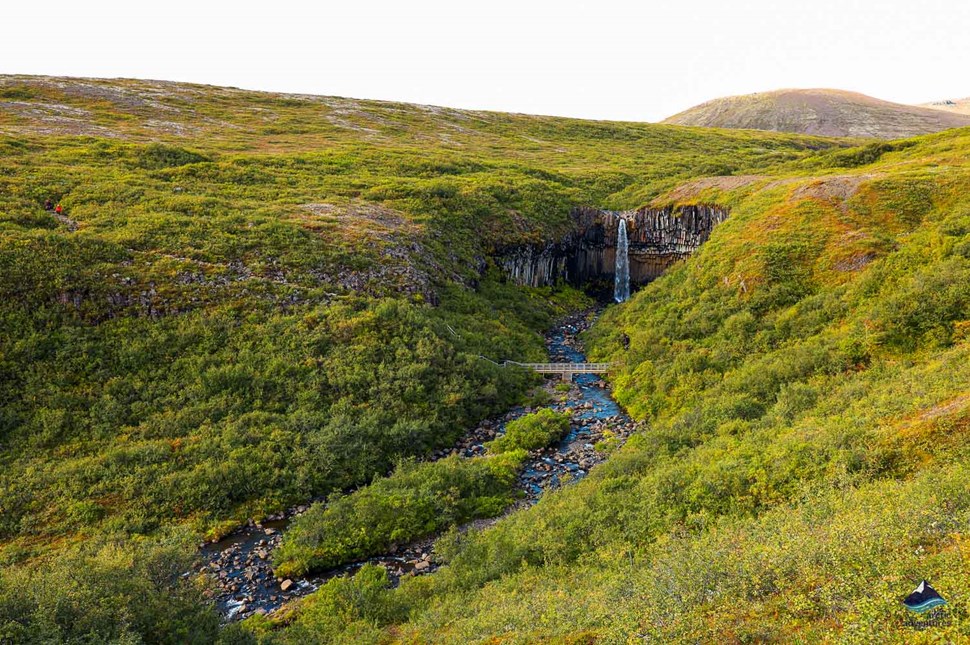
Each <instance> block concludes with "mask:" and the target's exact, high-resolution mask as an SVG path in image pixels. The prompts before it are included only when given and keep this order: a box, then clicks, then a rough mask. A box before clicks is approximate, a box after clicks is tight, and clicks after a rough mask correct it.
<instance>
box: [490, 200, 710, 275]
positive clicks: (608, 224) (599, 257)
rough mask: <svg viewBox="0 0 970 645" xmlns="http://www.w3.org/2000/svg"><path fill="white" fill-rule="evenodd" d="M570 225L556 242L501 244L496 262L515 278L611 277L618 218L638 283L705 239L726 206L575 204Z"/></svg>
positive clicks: (613, 265)
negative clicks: (629, 207)
mask: <svg viewBox="0 0 970 645" xmlns="http://www.w3.org/2000/svg"><path fill="white" fill-rule="evenodd" d="M571 216H572V219H573V224H574V226H573V231H572V232H571V233H570V234H569V235H567V236H566V237H565V238H563V239H562V240H559V241H558V242H553V243H548V244H543V245H535V244H530V245H520V246H513V247H506V248H504V249H500V250H499V251H498V253H497V254H496V258H495V259H496V263H497V264H498V266H499V267H501V269H502V270H503V271H504V273H505V275H506V276H507V277H508V279H509V280H511V281H513V282H515V283H516V284H521V285H529V286H534V287H538V286H546V285H551V284H554V283H556V282H558V281H565V282H568V283H570V284H572V285H574V286H578V287H589V286H591V285H592V286H593V287H594V289H595V287H596V285H597V284H598V283H601V284H606V283H612V280H613V273H614V269H615V266H616V234H617V228H618V225H619V219H620V218H621V217H622V218H624V219H626V223H627V235H628V238H629V241H630V282H631V284H632V285H634V286H640V285H643V284H646V283H647V282H650V281H651V280H653V279H654V278H656V277H658V276H659V275H660V274H662V273H663V272H664V271H665V270H666V269H667V267H669V266H670V265H671V264H673V263H674V262H676V261H678V260H681V259H683V258H686V257H687V256H689V255H690V254H691V253H693V252H694V251H696V250H697V248H698V247H699V246H700V245H701V244H703V243H704V242H706V241H707V238H708V237H709V236H710V234H711V230H712V229H713V228H714V226H716V225H717V224H719V223H720V222H723V221H724V220H725V219H726V218H727V216H728V211H727V209H725V208H722V207H718V206H711V205H694V206H678V207H675V208H672V209H671V208H664V209H657V208H641V209H638V210H635V211H605V210H599V209H595V208H577V209H576V210H574V211H573V212H572V214H571Z"/></svg>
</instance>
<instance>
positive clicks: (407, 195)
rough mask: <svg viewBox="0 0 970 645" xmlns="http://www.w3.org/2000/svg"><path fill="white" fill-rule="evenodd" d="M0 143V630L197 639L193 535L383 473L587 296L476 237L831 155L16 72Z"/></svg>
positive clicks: (533, 237) (440, 435)
mask: <svg viewBox="0 0 970 645" xmlns="http://www.w3.org/2000/svg"><path fill="white" fill-rule="evenodd" d="M0 133H2V135H0V151H2V154H0V445H2V452H0V563H2V564H3V567H4V568H3V573H0V640H14V641H17V640H24V639H27V640H30V639H38V638H46V639H48V640H55V641H56V640H71V639H75V640H85V639H87V640H95V641H101V640H110V639H119V640H125V639H128V640H129V641H130V640H131V639H138V638H148V639H149V640H166V641H173V642H183V641H185V640H191V639H193V638H195V639H197V640H199V641H202V642H209V641H211V640H213V639H214V638H215V637H216V636H215V633H216V632H215V630H216V624H217V621H214V620H213V615H212V611H211V609H210V608H209V607H208V606H207V605H206V604H205V603H204V601H203V598H202V596H201V595H200V590H199V588H197V583H198V584H204V581H195V580H187V579H183V578H181V576H180V574H181V572H182V571H185V570H186V567H185V566H184V565H185V563H186V562H187V561H188V560H190V559H191V557H192V552H193V549H194V544H195V543H197V540H198V539H199V538H201V537H203V536H208V537H212V536H216V535H220V534H223V533H225V532H226V531H228V530H230V529H231V528H232V527H233V526H236V525H238V524H239V523H240V522H244V521H246V520H247V519H248V518H256V519H259V518H261V517H264V516H266V515H267V514H271V513H275V512H278V511H280V510H282V509H285V508H286V507H287V506H289V505H292V504H296V503H302V502H306V501H307V500H309V499H311V498H314V497H317V496H324V495H328V494H330V493H333V492H335V491H341V490H348V489H352V488H354V487H356V486H359V485H361V484H365V483H367V482H369V481H371V480H372V479H374V478H378V479H380V478H381V477H383V476H384V475H387V474H388V473H389V472H390V471H391V469H392V466H393V465H394V464H395V463H397V462H398V461H399V460H400V459H402V458H407V457H414V458H418V459H420V458H422V457H424V456H426V455H428V454H429V453H430V452H431V451H432V450H434V449H436V448H440V447H442V446H448V445H451V444H452V443H453V442H454V440H455V438H456V437H458V436H460V435H461V434H462V433H463V432H464V431H466V430H467V429H468V428H469V427H470V426H471V425H472V424H473V423H475V422H476V421H477V420H479V419H481V418H482V417H484V416H486V415H488V414H492V413H495V412H499V411H502V410H505V409H507V408H508V407H509V406H510V405H511V404H513V403H514V402H516V401H519V400H520V399H521V397H522V396H523V395H524V394H525V392H526V390H527V389H528V388H529V387H530V385H531V384H532V381H530V380H529V379H528V378H526V377H524V376H522V375H521V374H518V373H516V372H514V371H511V372H510V371H505V370H501V369H499V368H497V367H495V366H494V365H492V364H490V363H489V362H487V361H483V360H481V358H479V357H480V356H482V355H484V356H488V357H493V358H516V359H519V360H530V359H535V360H538V359H540V358H542V356H543V354H544V346H543V342H542V337H541V335H540V334H539V332H540V331H541V330H542V329H543V328H544V327H546V326H547V325H548V324H549V322H550V320H551V319H552V317H553V316H556V315H560V314H562V313H564V312H565V311H567V310H571V309H575V308H576V307H577V306H578V305H579V304H580V303H582V302H583V299H582V297H581V296H580V295H579V294H576V293H574V292H571V291H569V290H556V291H550V290H527V289H520V288H517V287H514V286H512V285H508V284H504V283H503V282H502V281H501V280H500V279H499V277H498V275H497V274H496V272H495V271H494V270H493V269H492V268H491V261H490V253H491V252H492V251H493V249H494V248H496V247H497V246H500V245H503V244H508V243H512V242H524V241H537V240H541V239H554V238H555V237H557V236H558V235H560V234H562V233H563V232H564V231H565V230H566V229H565V227H566V225H567V214H568V212H569V209H570V208H571V207H572V206H574V205H579V204H596V205H602V206H616V207H631V206H636V205H639V204H642V203H644V202H646V201H648V200H650V199H653V198H654V197H656V196H658V195H660V194H662V193H663V192H664V191H666V190H669V189H670V188H672V187H674V186H675V185H677V184H678V183H680V182H682V181H684V180H685V179H688V178H690V177H693V176H697V175H710V174H724V173H733V172H738V173H745V174H752V173H769V172H774V171H776V170H777V169H780V168H782V167H785V166H786V165H787V164H791V163H794V162H797V161H799V160H806V159H808V158H811V157H816V156H818V155H820V154H821V153H822V152H824V151H825V150H828V149H832V148H843V147H845V146H846V145H847V144H846V143H845V142H839V141H834V140H826V139H819V138H813V137H797V136H791V135H779V134H768V133H765V134H758V133H753V134H752V133H736V132H713V131H703V132H692V131H689V130H686V129H679V128H670V127H665V126H656V125H645V124H630V123H608V122H584V121H578V120H569V119H555V118H544V117H531V116H523V115H505V114H494V113H480V112H468V111H458V110H448V109H443V108H434V107H427V106H413V105H403V104H393V103H380V102H370V101H356V100H350V99H337V98H327V97H308V96H286V95H277V94H263V93H256V92H243V91H240V90H232V89H226V88H211V87H200V86H190V85H181V84H173V83H159V82H144V81H97V80H77V79H56V78H39V77H3V78H2V79H0ZM47 199H50V200H53V201H54V202H56V203H60V204H61V205H62V206H63V207H64V213H63V214H62V215H60V216H56V215H54V214H52V213H49V212H47V211H45V210H44V209H43V203H44V201H45V200H47ZM374 490H377V491H381V490H383V488H381V487H380V486H377V487H376V488H375V489H374ZM163 563H170V564H165V565H164V566H163ZM131 568H134V570H135V571H146V572H151V573H150V574H148V573H146V575H145V576H143V577H142V579H141V580H140V582H139V583H138V584H135V583H134V582H133V581H131V580H130V579H129V578H128V576H127V574H126V573H125V572H126V571H127V570H129V569H131ZM72 571H83V574H78V575H76V576H75V575H73V574H72V573H71V572H72ZM25 588H26V589H29V590H30V592H29V593H24V592H23V590H24V589H25ZM145 598H150V599H151V600H150V601H145V600H144V599H145ZM176 599H177V603H176ZM173 603H175V604H173ZM178 603H181V604H178ZM186 603H187V604H188V605H190V606H191V607H192V610H191V611H189V610H187V609H184V607H185V606H187V605H186ZM95 604H97V606H98V607H100V608H101V609H96V608H95V607H94V605H95ZM135 604H137V605H138V606H137V607H134V606H133V605H135ZM179 607H182V609H179ZM173 611H177V612H180V616H179V617H176V616H173V615H172V614H171V612H173ZM80 616H83V617H84V620H80V618H79V617H80ZM180 621H181V622H180ZM221 633H222V636H223V637H224V638H228V639H232V638H236V637H240V638H243V636H242V635H240V634H239V633H238V632H237V631H235V630H225V631H223V632H221Z"/></svg>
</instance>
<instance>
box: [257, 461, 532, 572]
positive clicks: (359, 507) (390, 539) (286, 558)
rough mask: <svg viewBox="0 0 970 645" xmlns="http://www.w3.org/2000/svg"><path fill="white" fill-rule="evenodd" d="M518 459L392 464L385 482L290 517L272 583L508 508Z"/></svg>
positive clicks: (386, 548) (378, 551)
mask: <svg viewBox="0 0 970 645" xmlns="http://www.w3.org/2000/svg"><path fill="white" fill-rule="evenodd" d="M524 455H525V453H524V452H522V451H517V452H507V453H505V454H502V455H496V456H490V457H476V458H473V459H461V458H459V457H458V456H457V455H453V456H451V457H447V458H445V459H441V460H439V461H435V462H425V463H413V462H405V463H402V464H399V465H398V467H397V468H396V469H395V471H394V472H393V473H392V474H391V475H390V476H389V477H383V478H380V479H377V480H375V481H374V483H373V484H370V485H369V486H365V487H364V488H361V489H360V490H357V491H354V492H353V493H351V494H349V495H340V494H339V493H338V494H334V495H333V496H331V497H330V499H328V500H327V502H326V503H317V504H314V505H313V506H311V507H310V509H309V510H308V511H307V512H306V513H304V514H303V515H301V516H300V517H298V518H296V519H295V520H294V521H293V522H292V524H291V525H290V527H289V528H288V529H287V531H286V536H285V538H284V540H283V545H282V546H281V547H280V548H279V549H278V550H277V552H276V554H275V559H276V566H275V570H276V573H277V575H279V576H299V575H305V574H306V573H308V572H310V571H317V570H327V569H332V568H333V567H335V566H337V565H340V564H344V563H346V562H354V561H357V560H362V559H364V558H367V557H369V556H372V555H378V554H380V553H385V552H386V551H387V550H388V548H389V547H390V546H391V545H392V544H406V543H408V542H410V541H412V540H415V539H417V538H421V537H425V536H427V535H432V534H434V533H437V532H439V531H441V530H443V529H446V528H449V527H451V526H456V525H458V524H461V523H463V522H467V521H469V520H473V519H477V518H482V517H493V516H495V515H498V514H499V513H501V512H502V511H504V510H505V509H506V507H508V506H509V505H510V504H512V502H514V501H515V476H516V473H517V472H518V469H519V466H520V465H521V463H522V458H523V457H524Z"/></svg>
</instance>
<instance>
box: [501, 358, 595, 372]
mask: <svg viewBox="0 0 970 645" xmlns="http://www.w3.org/2000/svg"><path fill="white" fill-rule="evenodd" d="M505 364H506V365H518V366H519V367H525V368H528V369H530V370H533V371H535V372H539V373H540V374H563V375H566V374H570V375H572V374H603V373H604V372H608V371H609V370H610V364H609V363H518V362H516V361H505Z"/></svg>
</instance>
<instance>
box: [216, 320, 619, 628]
mask: <svg viewBox="0 0 970 645" xmlns="http://www.w3.org/2000/svg"><path fill="white" fill-rule="evenodd" d="M591 320H592V315H591V314H589V315H576V316H572V317H569V318H567V319H564V320H561V321H560V322H559V323H558V324H557V325H556V326H555V327H554V328H553V329H551V330H550V331H549V333H548V334H547V336H546V346H547V348H548V351H549V356H550V359H551V360H552V361H554V362H569V363H582V362H585V361H586V357H585V355H584V354H583V352H582V350H581V346H580V344H579V341H578V338H577V337H578V334H579V333H580V332H581V331H583V330H584V329H585V328H586V327H588V326H589V325H590V324H591ZM560 382H561V381H554V380H548V381H547V382H546V384H545V386H544V387H545V389H546V390H547V391H548V392H549V394H550V397H551V401H550V402H549V403H548V404H547V405H546V407H551V408H553V409H555V410H558V411H564V410H569V411H571V412H572V421H571V423H570V429H569V432H568V434H567V435H566V436H565V437H564V438H563V439H562V441H560V442H559V443H558V444H556V445H553V446H550V447H548V448H545V449H542V450H537V451H533V452H532V453H530V455H529V457H528V459H527V460H526V463H525V467H524V468H523V469H522V471H521V472H520V474H519V486H520V487H521V489H522V491H523V492H524V498H523V500H522V501H521V502H519V503H518V504H516V505H515V506H514V507H513V508H511V509H508V510H507V511H506V513H505V514H504V515H503V516H502V517H504V516H505V515H508V514H509V513H512V512H516V511H517V510H519V509H521V508H523V507H525V506H529V505H531V504H534V503H536V502H537V501H538V500H539V498H540V497H541V496H542V494H543V493H544V492H545V491H546V490H549V489H554V488H557V487H559V486H562V485H563V484H564V483H567V482H574V481H578V480H579V479H581V478H582V477H584V476H585V475H586V474H587V473H588V472H589V469H590V468H592V467H593V466H595V465H596V464H597V463H599V462H601V461H603V460H604V459H605V458H606V451H604V450H601V449H597V447H596V446H597V443H600V442H603V443H604V444H605V443H612V444H613V445H614V446H615V445H619V444H621V443H623V442H624V441H625V440H626V438H627V437H628V436H629V435H630V433H631V432H633V430H634V429H635V424H634V423H633V422H631V420H630V419H629V417H627V416H626V414H625V413H624V412H623V410H622V409H621V408H620V406H619V405H617V403H616V402H615V401H614V400H613V399H612V398H611V396H610V391H609V388H608V387H607V384H606V383H605V382H604V381H602V380H600V378H599V377H598V376H597V375H595V374H578V375H576V376H574V377H573V385H572V386H571V387H570V389H569V391H568V392H559V391H558V390H557V388H556V385H557V384H558V383H560ZM534 411H535V409H533V408H523V407H517V408H513V409H511V410H509V411H508V412H507V413H506V414H504V415H502V416H500V417H498V418H493V419H487V420H485V421H483V422H482V423H480V424H479V425H478V426H477V427H476V428H474V429H472V430H471V431H470V432H469V433H467V434H466V435H465V436H464V437H463V438H462V439H461V440H460V441H459V442H458V443H457V444H456V445H455V446H454V447H453V448H452V449H450V450H447V449H446V450H439V451H435V453H433V455H432V459H440V458H441V457H444V456H446V455H449V454H453V453H456V452H457V453H458V454H461V455H463V456H465V457H473V456H475V455H481V454H483V453H484V452H485V448H484V446H483V444H484V443H485V442H487V441H490V440H491V439H493V438H494V437H495V436H497V435H498V434H501V433H502V432H504V429H505V424H506V423H508V422H509V421H511V420H512V419H516V418H518V417H521V416H522V415H524V414H528V413H530V412H534ZM606 439H609V441H605V442H604V440H606ZM601 447H602V446H601ZM307 508H308V505H302V506H298V507H295V508H292V509H290V510H289V511H287V512H286V513H283V514H281V515H279V516H275V517H271V518H269V519H268V520H267V521H264V522H262V523H257V522H252V521H250V522H249V524H248V525H246V526H243V527H241V528H240V529H238V530H236V531H234V532H233V533H231V534H230V535H228V536H226V537H225V538H223V539H222V540H220V541H218V542H216V543H210V544H206V545H203V547H202V562H203V563H202V565H201V567H200V569H199V572H200V573H206V574H207V575H210V576H211V577H212V578H213V579H214V580H215V582H216V589H217V591H216V592H215V597H214V600H215V602H216V605H217V607H218V609H219V611H220V613H221V614H222V615H223V617H224V618H225V619H226V620H238V619H240V618H244V617H246V616H248V615H251V614H252V613H255V612H259V613H268V612H272V611H274V610H276V609H278V608H279V607H281V606H282V605H283V604H284V603H286V602H287V601H289V600H292V599H294V598H298V597H300V596H304V595H306V594H308V593H311V592H313V591H314V590H316V589H317V588H318V587H319V586H320V585H321V584H322V583H324V582H326V581H327V580H329V579H330V578H333V577H335V576H340V575H347V574H350V573H353V572H355V571H356V570H357V569H359V568H360V567H361V566H363V565H364V564H365V563H367V562H370V563H374V564H379V565H381V566H383V567H385V568H386V569H387V571H388V575H389V576H390V577H391V579H392V581H393V582H394V583H395V584H396V583H397V581H398V580H399V579H400V578H401V576H407V575H426V574H428V573H432V572H433V571H434V570H435V569H436V568H437V564H436V563H435V561H434V558H433V553H432V545H433V543H434V540H435V538H436V537H437V536H429V537H427V538H424V539H421V540H417V541H415V542H413V543H411V544H408V545H403V546H401V547H399V548H395V549H393V551H391V552H389V553H386V554H383V555H380V556H377V557H373V558H369V559H368V560H366V561H361V562H355V563H352V564H347V565H344V566H341V567H338V568H336V569H332V570H330V571H327V572H323V573H320V574H316V575H313V576H309V577H307V578H303V579H294V580H278V579H277V578H276V577H275V576H274V575H273V571H272V566H271V563H272V553H273V550H274V549H275V548H276V547H277V546H278V545H279V544H280V541H281V540H282V537H283V535H284V533H285V530H286V526H287V524H288V523H289V521H290V519H291V518H292V517H295V516H297V515H299V514H301V513H303V512H305V511H306V509H307ZM500 519H501V518H500V517H499V518H491V519H487V520H477V521H475V522H472V523H470V524H469V525H467V526H466V527H462V528H463V530H468V529H477V528H482V527H485V526H488V525H489V524H494V523H495V522H496V521H499V520H500Z"/></svg>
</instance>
